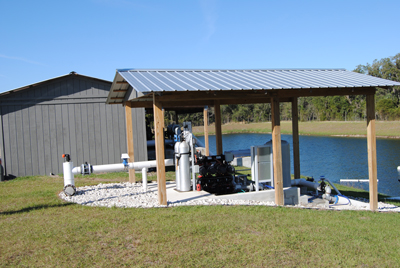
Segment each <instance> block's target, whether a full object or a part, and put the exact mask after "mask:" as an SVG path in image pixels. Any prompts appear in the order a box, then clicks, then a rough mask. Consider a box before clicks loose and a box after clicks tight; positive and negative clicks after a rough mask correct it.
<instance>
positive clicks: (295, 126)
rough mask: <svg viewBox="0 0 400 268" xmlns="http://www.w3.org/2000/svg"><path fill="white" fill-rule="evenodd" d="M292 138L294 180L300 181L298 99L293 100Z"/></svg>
mask: <svg viewBox="0 0 400 268" xmlns="http://www.w3.org/2000/svg"><path fill="white" fill-rule="evenodd" d="M292 137H293V166H294V178H295V179H300V146H299V110H298V106H297V98H293V99H292Z"/></svg>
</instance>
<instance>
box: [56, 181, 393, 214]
mask: <svg viewBox="0 0 400 268" xmlns="http://www.w3.org/2000/svg"><path fill="white" fill-rule="evenodd" d="M76 190H77V191H76V193H75V195H73V196H67V195H65V194H64V192H61V193H60V194H59V196H60V197H61V198H62V199H64V200H66V201H68V202H73V203H77V204H81V205H85V206H99V207H123V208H154V207H166V206H162V205H159V204H158V194H157V191H155V190H153V191H152V190H148V191H147V192H145V191H143V187H142V184H141V183H129V182H122V183H109V184H98V185H95V186H84V187H77V188H76ZM350 200H351V205H347V206H342V205H338V206H329V207H321V206H315V207H313V206H312V205H310V204H308V205H307V206H302V205H296V206H294V207H303V208H323V209H328V208H329V209H336V210H342V209H347V210H348V209H350V210H369V203H368V200H366V199H361V198H350ZM196 205H203V206H204V205H226V206H229V205H230V206H234V205H247V206H249V205H251V206H254V205H258V206H260V205H263V206H275V203H274V202H260V201H246V200H226V199H212V198H206V199H196V200H189V201H185V202H180V201H176V202H170V201H168V205H167V206H168V207H175V206H196ZM291 207H293V206H291ZM378 210H379V211H382V212H383V211H385V212H388V211H392V212H400V207H397V206H394V205H391V204H386V203H383V202H378Z"/></svg>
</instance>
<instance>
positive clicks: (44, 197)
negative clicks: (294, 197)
mask: <svg viewBox="0 0 400 268" xmlns="http://www.w3.org/2000/svg"><path fill="white" fill-rule="evenodd" d="M167 174H168V175H167V177H169V178H170V179H172V178H173V177H174V173H173V172H169V173H167ZM153 176H154V175H153ZM137 178H138V179H140V174H137ZM151 178H153V177H149V179H151ZM127 180H128V176H127V174H126V173H115V174H107V175H97V176H94V175H92V176H88V177H80V176H77V177H76V184H77V186H82V185H90V184H98V183H100V182H101V183H107V182H119V181H127ZM62 187H63V179H62V177H59V178H57V177H48V176H36V177H24V178H17V179H14V180H11V181H6V182H1V183H0V234H1V236H0V239H1V243H0V266H1V267H26V266H29V267H120V266H129V267H131V266H136V267H146V266H160V267H244V266H249V267H283V266H285V267H310V266H311V267H317V266H322V267H328V266H329V267H348V266H356V267H358V266H363V267H396V266H398V265H399V262H400V239H399V237H398V230H399V228H400V221H399V216H400V215H399V214H398V213H376V212H370V211H330V210H314V209H297V208H288V207H264V206H196V207H173V208H152V209H124V208H111V209H110V208H100V207H99V208H97V207H86V206H81V205H77V204H71V203H67V202H65V201H63V200H61V199H60V198H58V193H59V192H60V191H61V190H62ZM340 190H342V191H343V192H344V194H348V193H349V192H358V194H361V195H362V194H365V192H363V191H361V190H354V189H353V188H349V189H347V190H346V189H344V188H340ZM346 191H347V192H346Z"/></svg>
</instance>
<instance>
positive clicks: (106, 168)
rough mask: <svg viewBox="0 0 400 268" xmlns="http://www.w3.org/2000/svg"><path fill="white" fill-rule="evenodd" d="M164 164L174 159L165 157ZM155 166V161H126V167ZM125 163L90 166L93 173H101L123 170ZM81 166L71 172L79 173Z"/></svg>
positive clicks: (166, 164) (168, 163)
mask: <svg viewBox="0 0 400 268" xmlns="http://www.w3.org/2000/svg"><path fill="white" fill-rule="evenodd" d="M164 163H165V166H173V165H174V160H173V159H165V160H164ZM152 167H157V161H156V160H152V161H142V162H131V163H128V169H137V170H139V169H143V168H152ZM124 170H125V165H124V164H122V163H121V164H108V165H96V166H92V171H93V173H102V172H116V171H124ZM80 173H81V167H74V168H73V169H72V174H80Z"/></svg>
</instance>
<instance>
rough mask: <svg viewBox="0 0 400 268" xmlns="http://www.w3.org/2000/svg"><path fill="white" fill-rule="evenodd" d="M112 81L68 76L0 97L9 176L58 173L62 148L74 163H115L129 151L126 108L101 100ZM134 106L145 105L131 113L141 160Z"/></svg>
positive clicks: (140, 136)
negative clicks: (122, 154)
mask: <svg viewBox="0 0 400 268" xmlns="http://www.w3.org/2000/svg"><path fill="white" fill-rule="evenodd" d="M110 86H111V83H107V82H101V81H99V80H96V81H94V80H92V79H90V78H85V77H80V76H71V77H69V76H68V77H64V78H60V79H59V80H57V81H52V82H48V83H45V84H42V85H40V86H33V87H32V88H28V89H26V90H22V91H18V92H15V93H11V94H9V95H7V96H3V97H1V98H0V105H1V118H0V119H1V121H0V126H1V125H2V131H0V140H1V141H3V142H2V143H0V146H1V148H0V149H1V150H0V153H1V155H2V157H3V165H5V171H6V172H7V175H14V176H26V175H48V174H49V173H55V174H59V173H62V162H63V159H62V158H61V154H63V153H69V154H71V158H72V161H73V162H74V165H75V166H78V165H80V164H82V163H83V162H84V161H88V162H90V163H92V164H109V163H119V162H120V161H121V159H120V158H121V153H125V152H126V151H127V150H126V136H125V135H126V131H125V112H124V107H122V106H119V105H106V104H105V102H106V99H107V96H108V92H109V89H110ZM135 110H138V111H139V112H142V111H141V110H143V117H142V118H141V116H142V115H141V113H139V114H135V112H134V117H135V120H136V122H135V126H136V127H134V135H135V160H136V161H139V160H141V161H143V160H147V148H146V150H143V144H146V141H145V135H144V134H143V131H145V128H144V109H135ZM1 123H2V124H1ZM139 125H140V126H143V127H138V126H139ZM141 139H143V140H141ZM136 154H137V156H136ZM3 155H4V156H3ZM144 155H145V156H144Z"/></svg>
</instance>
